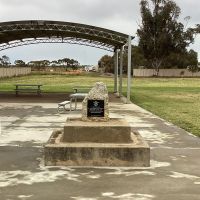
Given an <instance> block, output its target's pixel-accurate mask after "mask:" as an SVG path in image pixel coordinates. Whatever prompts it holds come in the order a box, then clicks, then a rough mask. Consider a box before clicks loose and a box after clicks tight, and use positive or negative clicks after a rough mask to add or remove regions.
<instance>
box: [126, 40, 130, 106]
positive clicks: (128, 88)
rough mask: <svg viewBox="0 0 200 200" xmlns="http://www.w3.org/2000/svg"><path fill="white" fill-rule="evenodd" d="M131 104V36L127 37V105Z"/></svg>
mask: <svg viewBox="0 0 200 200" xmlns="http://www.w3.org/2000/svg"><path fill="white" fill-rule="evenodd" d="M130 102H131V36H129V37H128V69H127V103H130Z"/></svg>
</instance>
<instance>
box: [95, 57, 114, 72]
mask: <svg viewBox="0 0 200 200" xmlns="http://www.w3.org/2000/svg"><path fill="white" fill-rule="evenodd" d="M98 65H99V68H100V69H101V70H102V71H103V72H105V73H113V72H114V58H113V57H112V56H109V55H104V56H102V57H101V59H100V60H99V61H98Z"/></svg>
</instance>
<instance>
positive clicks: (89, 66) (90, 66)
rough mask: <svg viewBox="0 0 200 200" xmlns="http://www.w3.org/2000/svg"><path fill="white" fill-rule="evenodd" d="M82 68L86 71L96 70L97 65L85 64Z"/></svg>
mask: <svg viewBox="0 0 200 200" xmlns="http://www.w3.org/2000/svg"><path fill="white" fill-rule="evenodd" d="M84 70H85V71H86V72H91V71H92V72H97V71H98V66H94V65H85V66H84Z"/></svg>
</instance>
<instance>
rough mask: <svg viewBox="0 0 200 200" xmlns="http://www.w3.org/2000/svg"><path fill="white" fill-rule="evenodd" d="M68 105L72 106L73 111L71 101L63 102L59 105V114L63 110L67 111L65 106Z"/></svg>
mask: <svg viewBox="0 0 200 200" xmlns="http://www.w3.org/2000/svg"><path fill="white" fill-rule="evenodd" d="M68 104H70V108H69V110H70V111H71V101H63V102H60V103H58V112H60V111H61V110H67V109H66V107H65V106H66V105H68Z"/></svg>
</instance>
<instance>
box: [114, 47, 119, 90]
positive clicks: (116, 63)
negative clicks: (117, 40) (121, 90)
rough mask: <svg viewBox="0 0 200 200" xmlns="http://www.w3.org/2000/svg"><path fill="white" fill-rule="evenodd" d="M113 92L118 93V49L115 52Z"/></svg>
mask: <svg viewBox="0 0 200 200" xmlns="http://www.w3.org/2000/svg"><path fill="white" fill-rule="evenodd" d="M114 92H115V93H118V49H116V50H115V66H114Z"/></svg>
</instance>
